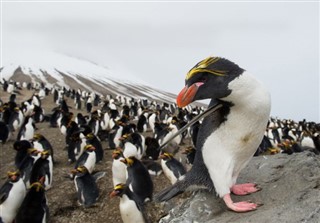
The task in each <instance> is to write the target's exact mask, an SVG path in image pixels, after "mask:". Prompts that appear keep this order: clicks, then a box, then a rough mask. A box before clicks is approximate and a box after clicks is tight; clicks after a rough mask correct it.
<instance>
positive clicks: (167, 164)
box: [160, 152, 186, 184]
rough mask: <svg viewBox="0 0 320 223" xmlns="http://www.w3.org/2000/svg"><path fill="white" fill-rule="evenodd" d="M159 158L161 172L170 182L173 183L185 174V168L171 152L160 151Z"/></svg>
mask: <svg viewBox="0 0 320 223" xmlns="http://www.w3.org/2000/svg"><path fill="white" fill-rule="evenodd" d="M160 159H161V167H162V170H163V173H164V174H165V175H166V177H167V178H168V179H169V180H170V182H171V184H174V183H175V182H176V181H177V180H179V178H180V177H182V176H184V175H185V173H186V169H185V168H184V166H183V165H182V163H180V162H179V161H178V160H176V159H175V158H174V157H173V155H172V154H171V153H166V152H163V153H161V155H160Z"/></svg>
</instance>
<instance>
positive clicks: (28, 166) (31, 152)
mask: <svg viewBox="0 0 320 223" xmlns="http://www.w3.org/2000/svg"><path fill="white" fill-rule="evenodd" d="M39 158H40V152H39V151H38V150H37V149H35V148H29V149H28V151H27V156H26V157H25V158H24V159H23V160H22V162H21V164H20V165H19V167H18V169H19V171H20V172H21V174H22V178H23V181H24V182H25V184H26V186H27V187H29V185H30V175H31V171H32V168H33V165H34V163H35V162H36V161H37V160H38V159H39Z"/></svg>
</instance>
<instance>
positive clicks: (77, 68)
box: [0, 52, 176, 102]
mask: <svg viewBox="0 0 320 223" xmlns="http://www.w3.org/2000/svg"><path fill="white" fill-rule="evenodd" d="M4 59H5V60H4V62H3V65H2V67H1V68H0V72H1V77H2V78H5V79H6V80H10V79H12V80H14V81H19V82H24V81H25V82H43V83H45V84H46V85H47V86H48V87H52V86H64V87H66V88H71V89H78V88H80V89H83V90H87V91H95V92H96V93H100V94H102V95H105V94H113V95H124V96H128V97H134V98H149V99H154V100H161V101H166V102H174V101H175V97H176V96H175V95H174V94H171V93H168V92H165V91H162V90H159V89H155V88H154V87H151V86H150V85H149V84H147V83H145V82H144V81H143V80H140V79H139V78H137V77H135V76H134V75H131V74H128V73H122V72H118V71H116V70H112V69H110V68H107V67H104V66H100V65H98V64H95V63H93V62H90V61H88V60H84V59H80V58H76V57H71V56H66V55H63V54H59V53H55V52H45V53H44V52H32V55H30V54H16V55H15V56H14V57H13V58H6V57H5V55H4Z"/></svg>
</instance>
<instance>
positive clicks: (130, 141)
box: [120, 133, 144, 160]
mask: <svg viewBox="0 0 320 223" xmlns="http://www.w3.org/2000/svg"><path fill="white" fill-rule="evenodd" d="M139 136H140V135H139ZM139 136H137V135H135V134H134V133H132V134H125V135H123V136H122V137H121V138H120V141H121V144H122V148H123V155H124V157H130V156H135V157H136V158H137V159H139V160H141V158H142V157H143V155H144V148H143V146H142V145H143V144H144V142H142V141H144V138H143V139H142V138H139Z"/></svg>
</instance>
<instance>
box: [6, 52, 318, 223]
mask: <svg viewBox="0 0 320 223" xmlns="http://www.w3.org/2000/svg"><path fill="white" fill-rule="evenodd" d="M217 82H219V85H217ZM244 84H247V85H250V86H247V87H246V89H250V90H252V91H254V90H256V92H254V94H251V93H250V92H246V91H243V89H239V88H238V86H239V85H242V86H243V85H244ZM1 85H2V92H1V95H4V94H6V95H8V96H9V99H8V100H6V101H5V100H4V99H5V97H1V99H2V100H3V101H2V100H1V101H0V142H1V143H2V144H5V143H7V144H8V143H12V147H13V148H12V149H14V150H15V156H14V157H11V159H12V163H13V165H12V166H11V170H10V171H9V172H8V173H7V175H6V176H1V177H6V179H7V180H6V181H5V182H4V183H3V185H1V189H0V222H4V223H7V222H13V221H14V222H17V223H19V222H50V205H48V204H49V203H50V202H48V199H47V193H48V191H49V190H51V188H53V187H55V186H56V185H55V184H54V181H55V180H54V178H55V176H54V174H53V172H54V171H53V170H54V168H56V167H55V166H56V163H57V162H58V163H59V162H61V160H56V158H55V154H57V153H64V154H65V157H66V160H68V163H69V164H68V165H69V167H70V168H69V171H67V172H66V173H65V176H66V181H68V180H69V181H70V182H71V183H72V182H73V184H74V194H75V197H76V199H77V203H78V205H79V208H80V207H82V208H89V207H95V205H96V204H97V202H99V201H100V202H102V201H103V200H106V199H109V198H108V197H110V198H112V199H115V197H119V210H120V214H121V219H122V221H123V222H157V221H158V220H159V219H150V218H149V216H148V213H146V206H147V205H148V202H154V201H166V200H169V199H171V198H172V197H174V196H176V195H178V194H180V193H182V192H184V191H185V190H186V189H187V188H188V187H190V186H200V187H203V186H204V187H206V188H207V189H208V190H210V191H215V193H216V194H217V195H218V196H220V197H221V198H222V199H223V200H224V202H225V204H226V207H227V208H229V209H230V210H233V211H236V212H246V211H251V210H255V209H256V208H257V207H258V205H257V204H254V203H249V202H240V203H234V202H233V201H232V199H231V196H230V193H233V194H236V195H245V194H248V193H253V192H257V191H258V190H259V189H260V188H259V187H258V186H257V185H255V184H245V185H237V184H236V178H237V176H238V174H239V173H240V171H241V169H242V168H244V167H245V165H246V164H247V163H248V162H249V160H250V158H251V157H252V156H254V155H255V156H258V155H261V154H276V153H287V154H292V153H296V152H303V151H304V150H311V151H313V152H314V153H316V154H319V153H320V135H319V133H320V124H319V123H314V122H307V121H306V120H302V121H300V122H295V121H293V120H286V119H279V118H269V109H270V107H269V106H270V101H269V96H268V93H267V92H266V91H264V90H263V87H261V86H260V83H259V82H257V81H256V80H255V79H254V78H253V77H252V76H250V75H249V74H248V73H247V72H246V71H244V70H243V69H242V68H240V67H239V66H238V65H236V64H234V63H232V62H230V61H228V60H226V59H223V58H217V57H210V58H207V59H205V60H203V61H201V62H199V63H198V64H196V65H195V66H194V67H193V68H192V69H191V70H190V71H189V72H188V74H187V77H186V87H185V88H184V89H183V90H182V91H181V93H180V94H179V96H178V98H177V104H175V103H172V104H169V103H164V102H162V103H159V102H155V101H150V100H146V99H134V98H127V97H123V96H112V95H107V96H106V97H103V96H101V95H98V94H96V93H94V92H86V91H83V90H80V89H78V90H70V89H69V90H68V89H66V88H60V87H53V88H52V89H48V88H47V87H46V86H45V85H44V84H42V83H40V84H39V83H35V84H31V83H29V84H27V83H23V84H22V85H21V84H20V83H18V82H13V81H10V82H7V81H6V80H2V82H1ZM25 88H26V89H27V90H29V92H33V94H32V96H31V97H30V98H29V99H28V100H25V101H18V100H17V95H18V94H19V91H21V90H24V89H25ZM212 89H214V90H213V91H212ZM5 92H6V93H5ZM255 96H259V100H255ZM52 98H53V102H52V103H54V104H55V106H54V108H53V109H52V111H45V109H44V108H43V107H42V101H43V100H52ZM204 98H210V99H211V103H210V105H209V106H215V105H216V104H223V106H222V108H221V109H219V110H218V111H216V112H214V113H213V114H212V115H210V116H208V117H206V118H205V119H204V120H199V121H198V122H197V123H196V124H194V125H193V126H190V127H189V128H188V129H187V130H186V131H185V132H182V133H181V134H179V135H178V136H177V137H175V138H174V139H173V140H172V141H171V142H170V143H169V144H168V145H167V146H166V147H165V148H163V149H162V150H161V151H160V150H159V147H160V145H162V144H163V143H164V142H166V140H168V139H169V138H170V137H171V136H172V135H173V134H174V133H176V132H177V131H178V130H179V129H180V128H181V127H183V126H185V125H186V124H187V123H188V122H190V120H192V118H194V117H195V116H196V115H198V114H199V113H201V112H203V111H204V108H203V107H193V106H191V105H189V104H190V103H191V102H192V101H195V100H198V99H204ZM68 99H69V100H68ZM71 100H73V102H74V103H73V104H72V103H70V101H71ZM247 100H250V103H249V108H247V107H248V101H247ZM177 105H178V106H179V107H178V106H177ZM72 107H73V108H72ZM239 109H240V110H242V111H243V113H241V114H237V112H236V111H239ZM250 109H254V114H251V115H250V117H252V119H250V120H247V119H244V118H242V116H248V113H247V112H250V111H251V110H250ZM235 110H236V111H235ZM72 111H77V114H74V113H73V112H72ZM233 122H235V123H233ZM251 122H254V123H255V124H252V123H251ZM38 123H46V124H47V126H48V128H52V131H55V132H56V134H57V136H59V137H61V138H62V139H63V141H64V142H65V146H66V148H65V150H63V149H62V148H53V147H52V141H53V140H56V139H55V138H50V139H49V138H47V137H46V136H45V135H43V134H42V133H41V132H40V131H38V130H37V124H38ZM229 126H233V130H232V131H234V132H231V130H230V128H229ZM247 126H249V127H251V128H253V129H251V128H247V129H246V128H244V127H247ZM237 127H239V128H240V130H238V129H237ZM228 131H230V132H229V133H227V132H228ZM239 132H241V133H243V134H244V135H239ZM224 134H232V135H233V136H234V138H235V141H232V140H229V142H224V140H225V138H226V137H225V136H224ZM236 139H239V140H238V141H236ZM186 142H188V144H189V145H191V146H187V147H186V149H185V150H184V151H180V148H181V147H182V145H183V144H185V143H186ZM103 145H107V146H106V147H107V148H103ZM1 149H3V148H1ZM236 149H238V150H236ZM108 150H110V151H112V152H111V153H112V155H110V156H109V157H106V156H105V154H106V151H108ZM1 152H2V154H3V153H4V152H5V151H1ZM181 154H185V155H181ZM230 154H233V155H234V156H235V157H236V158H235V159H234V160H232V159H231V158H230ZM237 157H240V158H237ZM7 158H8V159H9V158H10V157H6V159H7ZM107 161H110V162H112V167H111V168H110V169H106V168H105V162H107ZM227 162H228V163H227ZM97 166H99V167H100V168H99V169H103V171H96V169H97V168H96V167H97ZM230 166H231V167H232V168H231V169H230ZM226 167H227V168H226ZM230 171H231V172H230ZM162 173H164V175H165V176H166V178H167V181H168V185H170V184H172V185H171V186H169V187H168V188H162V189H163V191H161V192H160V193H157V194H156V193H155V190H154V188H155V185H154V182H155V180H156V179H157V178H158V177H159V176H160V175H161V174H162ZM102 177H109V178H112V182H113V185H110V188H111V187H112V188H113V189H111V190H110V191H109V192H108V193H109V196H104V197H103V196H101V193H100V192H101V191H100V188H99V179H101V178H102ZM61 196H64V195H63V192H61Z"/></svg>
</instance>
